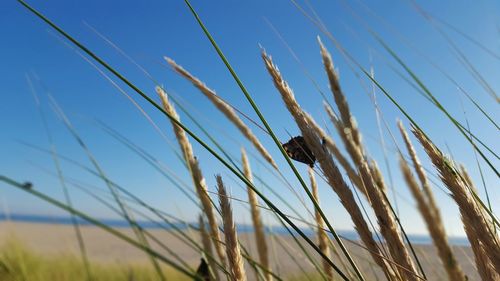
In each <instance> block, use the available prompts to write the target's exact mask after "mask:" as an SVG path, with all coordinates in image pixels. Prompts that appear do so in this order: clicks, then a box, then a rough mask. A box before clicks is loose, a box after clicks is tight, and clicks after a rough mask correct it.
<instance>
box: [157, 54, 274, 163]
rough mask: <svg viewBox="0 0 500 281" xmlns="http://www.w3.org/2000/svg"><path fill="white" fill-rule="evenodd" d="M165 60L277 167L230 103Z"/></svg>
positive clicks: (174, 64)
mask: <svg viewBox="0 0 500 281" xmlns="http://www.w3.org/2000/svg"><path fill="white" fill-rule="evenodd" d="M165 60H166V61H167V62H168V63H169V64H170V65H171V66H172V67H173V68H174V70H175V71H176V72H177V73H179V74H180V75H182V76H183V77H185V78H186V79H188V80H189V81H190V82H191V83H193V85H194V86H195V87H196V88H198V89H199V90H200V91H201V92H202V93H203V94H204V95H205V96H206V97H207V98H208V99H209V100H210V101H211V102H212V103H213V104H214V105H215V107H217V109H219V110H220V111H221V112H222V113H223V114H224V115H225V116H226V117H227V119H228V120H229V121H231V122H232V123H233V124H234V125H235V126H236V127H237V128H238V129H239V130H240V132H241V133H242V134H243V135H244V136H245V137H246V138H247V139H248V140H249V141H250V142H251V143H252V144H253V146H254V147H255V148H256V149H257V150H258V151H259V152H260V154H261V155H262V157H264V159H266V161H267V162H269V164H271V165H272V166H273V167H274V168H275V169H277V168H278V166H277V165H276V163H275V162H274V159H273V158H272V157H271V154H269V152H267V150H266V149H265V148H264V146H263V145H262V144H261V143H260V141H259V139H258V138H257V136H255V134H254V133H253V132H252V130H250V128H249V127H248V126H247V125H246V124H245V123H244V122H243V121H242V120H241V119H240V117H238V115H237V114H236V112H235V111H234V109H233V108H232V107H231V106H230V105H228V104H227V103H226V102H224V101H223V100H222V99H221V98H219V97H218V96H217V94H216V93H215V91H213V90H212V89H210V88H208V87H207V86H206V85H205V83H203V82H201V80H199V79H198V78H196V77H194V76H193V75H192V74H191V73H189V72H188V71H187V70H185V69H184V68H182V66H180V65H178V64H177V63H175V61H173V60H172V59H170V58H167V57H166V58H165Z"/></svg>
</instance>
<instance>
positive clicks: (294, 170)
mask: <svg viewBox="0 0 500 281" xmlns="http://www.w3.org/2000/svg"><path fill="white" fill-rule="evenodd" d="M184 2H185V3H186V5H187V6H188V7H189V9H190V10H191V12H192V14H193V16H194V17H195V18H196V21H197V22H198V24H199V25H200V27H201V28H202V29H203V32H204V33H205V35H206V36H207V38H208V39H209V41H210V42H211V43H212V46H213V47H214V48H215V50H216V52H217V54H218V55H219V57H220V58H221V60H222V61H223V62H224V64H225V65H226V67H227V69H228V70H229V72H230V73H231V75H232V76H233V78H234V80H235V81H236V83H237V84H238V86H239V87H240V89H241V91H242V92H243V94H244V95H245V97H246V98H247V100H248V102H249V103H250V105H251V106H252V108H253V109H254V111H255V113H256V114H257V115H258V117H259V119H260V120H261V122H262V123H263V124H264V126H265V128H266V130H267V131H268V133H269V134H270V136H271V138H272V139H273V141H274V143H275V144H276V146H277V147H278V148H279V150H280V151H281V154H282V155H283V156H284V158H285V159H286V161H287V162H288V165H289V166H290V168H291V169H292V170H293V172H294V174H295V176H296V177H297V179H298V180H299V181H300V183H301V185H302V187H303V189H304V191H306V193H307V195H308V196H309V198H310V200H311V201H312V202H313V204H314V208H315V209H316V210H317V211H318V212H319V213H320V214H321V217H322V218H323V220H324V221H325V224H326V225H327V226H328V228H329V229H330V231H331V232H332V233H333V236H334V237H335V240H337V242H338V243H339V245H340V247H341V249H342V252H343V254H344V255H345V256H346V258H347V259H348V261H349V263H350V264H351V266H352V267H353V269H354V271H355V272H356V275H357V276H358V278H359V279H360V280H364V278H363V275H362V273H361V271H360V270H359V268H358V266H357V265H356V263H355V262H354V260H353V259H352V257H351V256H350V254H349V252H348V251H347V249H346V248H345V246H344V245H343V243H342V240H340V238H339V236H338V235H337V233H336V231H335V230H334V229H333V227H332V226H331V224H330V222H329V220H328V218H327V217H326V216H325V214H324V213H323V211H322V210H321V208H320V206H319V205H318V204H317V202H316V201H315V200H314V198H313V196H312V194H311V192H310V191H309V189H308V188H307V185H306V184H305V182H304V180H303V179H302V177H301V176H300V174H299V173H298V171H297V169H296V168H295V166H294V165H293V163H292V162H291V160H290V158H289V157H288V155H287V154H286V152H285V150H284V149H283V147H282V146H281V142H280V141H279V140H278V138H277V137H276V135H275V134H274V132H273V130H272V129H271V127H270V126H269V124H268V123H267V121H266V119H265V118H264V116H263V115H262V113H261V112H260V110H259V108H258V107H257V105H256V104H255V102H254V101H253V99H252V97H251V96H250V94H249V93H248V91H247V90H246V88H245V86H244V85H243V83H242V82H241V80H240V79H239V77H238V75H237V74H236V72H235V71H234V70H233V68H232V67H231V65H230V64H229V61H228V60H227V59H226V57H225V56H224V54H223V53H222V51H221V49H220V48H219V46H218V45H217V43H216V42H215V40H214V39H213V37H212V36H211V35H210V32H209V31H208V29H207V28H206V27H205V25H204V24H203V22H202V21H201V18H200V17H199V16H198V14H197V13H196V11H195V10H194V8H193V6H192V5H191V4H190V2H189V1H188V0H185V1H184ZM322 257H323V258H326V256H324V255H322ZM326 259H327V260H328V262H329V263H330V265H332V266H333V268H334V269H335V271H336V272H337V273H338V274H339V275H340V276H341V277H342V278H343V279H344V280H347V276H346V275H345V274H344V273H343V272H342V271H341V270H340V269H339V268H338V267H337V266H336V265H334V264H333V263H332V262H331V260H330V259H329V258H326Z"/></svg>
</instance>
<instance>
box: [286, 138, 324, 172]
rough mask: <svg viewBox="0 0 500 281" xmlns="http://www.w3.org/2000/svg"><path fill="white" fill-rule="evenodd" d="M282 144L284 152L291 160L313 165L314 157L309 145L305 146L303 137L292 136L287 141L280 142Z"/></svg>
mask: <svg viewBox="0 0 500 281" xmlns="http://www.w3.org/2000/svg"><path fill="white" fill-rule="evenodd" d="M282 146H283V149H284V150H285V152H286V154H288V156H289V157H290V158H292V159H293V160H295V161H299V162H302V163H304V164H307V165H309V166H310V167H311V168H312V167H314V162H316V157H315V156H314V154H313V153H312V151H311V149H309V147H308V146H307V144H306V142H305V141H304V137H302V136H296V137H293V138H291V139H290V140H289V141H288V142H287V143H284V144H282Z"/></svg>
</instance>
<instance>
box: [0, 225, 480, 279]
mask: <svg viewBox="0 0 500 281" xmlns="http://www.w3.org/2000/svg"><path fill="white" fill-rule="evenodd" d="M120 231H122V232H124V233H126V234H127V235H129V236H131V237H132V236H133V233H132V231H131V230H129V229H120ZM149 231H150V232H151V233H152V234H153V235H155V236H156V237H157V238H158V239H159V240H160V241H162V243H164V244H165V245H167V246H168V247H169V248H170V249H171V250H172V251H174V252H175V253H177V254H178V255H179V256H180V257H181V258H182V259H184V260H185V261H187V262H188V263H190V264H193V266H195V265H196V264H197V263H198V262H199V258H200V254H199V253H198V252H196V251H195V250H193V249H192V248H190V247H189V246H187V245H186V244H184V243H182V242H181V241H179V239H177V238H176V237H175V236H174V235H173V234H172V233H170V232H167V231H163V230H157V229H153V230H149ZM82 233H83V236H84V239H85V243H86V246H87V250H88V254H89V257H90V258H91V259H92V260H93V261H96V262H102V263H141V264H142V263H144V264H145V263H147V262H148V260H147V257H146V255H144V253H142V252H141V251H140V250H137V249H135V248H134V247H132V246H130V245H129V244H127V243H125V242H123V241H121V240H119V239H117V238H115V237H114V236H112V235H111V234H109V233H106V232H104V231H103V230H100V229H98V228H96V227H93V226H82ZM12 235H14V236H15V237H16V238H17V239H18V240H20V241H22V242H23V243H25V244H26V245H27V246H28V247H29V248H30V249H31V250H32V251H34V252H35V253H37V254H41V255H47V256H50V255H57V254H68V253H74V254H77V253H78V248H77V243H76V239H75V235H74V231H73V228H72V226H70V225H59V224H37V223H21V222H2V223H0V243H3V242H5V241H6V240H7V239H8V237H9V236H12ZM188 235H190V236H191V237H192V238H193V239H195V240H198V235H197V233H188ZM274 239H275V241H274V242H273V243H272V245H273V247H272V251H271V253H272V260H273V261H274V262H275V261H279V263H276V262H275V263H274V264H273V266H274V270H275V271H276V272H279V273H280V275H282V276H292V275H295V274H300V272H301V269H300V268H299V266H298V265H297V264H296V263H295V262H294V261H293V260H292V258H290V256H289V254H287V252H286V251H285V250H284V249H283V247H282V246H281V244H283V245H285V247H286V248H287V250H288V251H289V252H291V253H292V254H293V255H294V258H296V260H297V262H298V263H299V264H300V266H301V267H303V268H304V270H306V271H313V270H314V267H313V266H312V265H311V264H310V263H309V262H308V261H307V260H306V258H305V257H303V255H302V254H301V252H300V250H299V249H298V247H297V246H296V244H295V243H294V241H293V238H291V237H289V236H278V237H276V238H274ZM240 240H241V242H242V243H243V244H244V245H245V246H246V247H247V249H248V250H249V251H250V252H251V253H255V244H254V243H253V236H252V235H251V233H242V234H241V235H240ZM276 240H279V241H276ZM151 243H154V242H151ZM345 244H346V246H348V248H349V250H350V251H351V252H352V254H353V256H354V258H355V259H356V260H359V261H360V262H359V264H360V265H362V267H364V268H363V271H364V272H365V273H366V275H367V278H368V280H374V276H373V274H374V272H375V274H380V272H379V271H378V270H377V269H376V268H375V266H374V269H375V271H373V270H372V268H371V267H370V265H369V263H368V262H366V261H363V262H361V261H362V260H363V259H367V258H369V256H368V254H367V252H366V251H365V250H364V249H362V248H360V247H359V246H356V245H353V244H351V243H349V242H345ZM153 246H154V248H155V249H158V250H159V251H161V252H165V253H166V251H165V250H161V247H159V246H158V245H154V244H153ZM454 250H455V253H456V256H457V258H458V260H459V262H460V264H461V265H462V267H463V269H464V271H465V272H466V274H467V275H468V276H469V280H478V278H479V277H478V276H477V274H476V273H475V267H474V265H473V255H472V252H471V250H470V249H469V248H468V247H464V246H456V247H454ZM416 251H417V253H418V254H419V256H420V257H421V262H422V263H423V267H424V269H425V271H426V273H427V275H428V276H427V277H428V279H429V280H445V279H446V275H445V272H444V271H443V269H442V267H441V266H439V265H440V261H439V259H438V257H437V253H436V250H435V249H434V247H433V246H429V245H416ZM165 255H167V256H169V255H168V254H167V253H166V254H165ZM313 256H314V255H313ZM337 261H338V260H337ZM248 272H249V275H252V273H251V271H250V270H249V271H248ZM250 277H252V276H250Z"/></svg>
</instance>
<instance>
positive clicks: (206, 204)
mask: <svg viewBox="0 0 500 281" xmlns="http://www.w3.org/2000/svg"><path fill="white" fill-rule="evenodd" d="M156 91H157V93H158V95H159V96H160V98H161V101H162V104H163V108H164V109H165V111H167V112H168V113H169V114H171V115H172V116H174V117H176V118H177V120H179V115H178V114H177V112H176V111H175V108H174V106H173V105H172V104H171V103H170V102H169V100H168V96H167V94H166V93H165V92H164V91H163V89H161V88H160V87H157V88H156ZM171 123H172V127H173V129H174V133H175V136H176V137H177V141H178V142H179V146H180V147H181V150H182V152H183V155H184V159H185V161H186V164H187V166H188V168H189V170H190V172H191V177H192V180H193V184H194V186H195V189H196V192H197V194H198V197H199V198H200V201H201V205H202V207H203V211H204V213H205V215H206V216H207V218H208V224H209V226H210V233H211V236H212V241H213V243H214V247H215V250H216V252H217V255H218V256H219V259H220V261H221V263H222V264H224V265H225V264H226V256H225V253H224V250H223V249H222V246H221V244H220V241H221V238H220V234H219V228H218V225H217V219H216V217H215V212H214V209H213V207H212V202H211V201H210V197H209V195H208V188H207V186H206V183H205V178H204V177H203V174H202V172H201V170H200V167H199V165H198V160H197V159H196V157H195V156H194V153H193V148H192V146H191V143H190V142H189V139H188V137H187V135H186V132H184V130H183V129H182V128H181V127H180V126H178V125H177V124H175V123H174V122H171Z"/></svg>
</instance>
